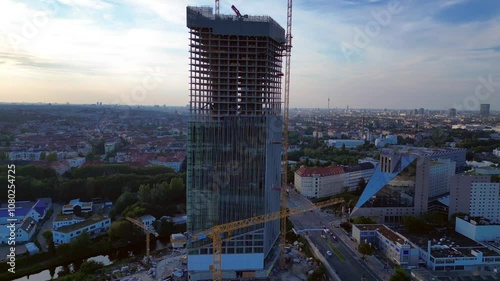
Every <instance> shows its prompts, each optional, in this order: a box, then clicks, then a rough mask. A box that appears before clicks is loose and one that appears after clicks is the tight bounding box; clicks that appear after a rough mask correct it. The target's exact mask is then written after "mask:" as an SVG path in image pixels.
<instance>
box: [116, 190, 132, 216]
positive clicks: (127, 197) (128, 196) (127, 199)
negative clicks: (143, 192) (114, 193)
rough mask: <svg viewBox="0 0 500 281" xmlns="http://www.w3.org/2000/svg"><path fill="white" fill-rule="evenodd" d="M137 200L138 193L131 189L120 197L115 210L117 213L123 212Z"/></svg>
mask: <svg viewBox="0 0 500 281" xmlns="http://www.w3.org/2000/svg"><path fill="white" fill-rule="evenodd" d="M135 202H137V195H136V194H135V193H132V192H130V191H125V192H124V193H122V195H120V197H118V199H117V200H116V203H115V212H116V214H121V212H123V210H125V208H127V207H128V206H130V205H133V204H135Z"/></svg>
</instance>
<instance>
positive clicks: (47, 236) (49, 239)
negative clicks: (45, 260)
mask: <svg viewBox="0 0 500 281" xmlns="http://www.w3.org/2000/svg"><path fill="white" fill-rule="evenodd" d="M42 236H43V238H45V242H47V245H48V246H49V253H51V254H52V255H53V254H55V253H56V247H55V245H54V239H53V234H52V231H51V230H46V231H45V232H44V233H43V234H42Z"/></svg>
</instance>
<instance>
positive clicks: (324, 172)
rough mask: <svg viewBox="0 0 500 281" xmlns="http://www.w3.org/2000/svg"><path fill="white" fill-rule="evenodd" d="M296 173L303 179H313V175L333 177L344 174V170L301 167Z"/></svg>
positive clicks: (338, 168) (330, 167)
mask: <svg viewBox="0 0 500 281" xmlns="http://www.w3.org/2000/svg"><path fill="white" fill-rule="evenodd" d="M296 173H297V174H298V175H299V176H301V177H311V176H312V175H318V174H319V176H320V177H325V176H333V175H339V174H343V173H344V169H343V168H342V167H341V166H329V167H324V168H323V167H314V168H307V167H304V166H302V167H300V168H299V169H298V170H297V171H296Z"/></svg>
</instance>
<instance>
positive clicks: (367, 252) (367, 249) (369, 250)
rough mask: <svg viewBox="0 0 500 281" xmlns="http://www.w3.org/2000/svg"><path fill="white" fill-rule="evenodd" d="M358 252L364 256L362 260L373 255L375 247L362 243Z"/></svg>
mask: <svg viewBox="0 0 500 281" xmlns="http://www.w3.org/2000/svg"><path fill="white" fill-rule="evenodd" d="M358 252H359V253H360V254H362V255H363V257H362V259H365V256H371V255H373V247H372V246H371V245H370V244H369V243H366V242H362V243H361V244H359V245H358Z"/></svg>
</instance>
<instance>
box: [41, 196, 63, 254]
mask: <svg viewBox="0 0 500 281" xmlns="http://www.w3.org/2000/svg"><path fill="white" fill-rule="evenodd" d="M52 208H53V210H54V212H53V213H52V216H51V217H50V218H49V219H48V220H46V221H45V222H44V223H43V225H42V226H41V229H40V231H39V232H38V234H37V236H36V239H37V240H38V242H39V243H40V245H41V246H42V249H40V251H41V252H47V251H48V246H47V241H45V238H44V237H43V233H44V232H45V231H47V230H52V222H53V221H54V218H55V217H56V216H57V215H58V214H59V212H61V209H62V205H60V204H55V203H53V204H52Z"/></svg>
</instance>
